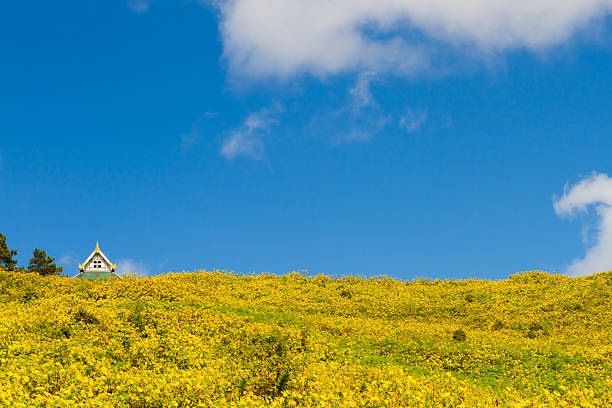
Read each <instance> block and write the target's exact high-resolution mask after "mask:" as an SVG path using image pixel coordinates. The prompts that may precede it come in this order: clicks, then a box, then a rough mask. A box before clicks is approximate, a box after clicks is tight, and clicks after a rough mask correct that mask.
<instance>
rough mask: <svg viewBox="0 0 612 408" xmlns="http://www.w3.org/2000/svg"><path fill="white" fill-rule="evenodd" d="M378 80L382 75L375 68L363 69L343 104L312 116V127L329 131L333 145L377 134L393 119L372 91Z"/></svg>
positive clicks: (324, 131)
mask: <svg viewBox="0 0 612 408" xmlns="http://www.w3.org/2000/svg"><path fill="white" fill-rule="evenodd" d="M377 81H378V76H377V75H376V74H375V73H373V72H371V71H366V72H362V73H360V74H359V75H358V76H357V79H356V80H355V84H354V86H353V87H352V88H350V89H349V90H348V92H347V96H346V98H345V99H344V101H343V102H342V104H341V105H340V106H336V107H329V108H324V109H322V110H321V111H319V112H318V113H317V114H316V115H315V116H314V117H313V118H312V119H311V120H310V124H309V126H308V127H309V131H310V132H312V133H314V134H319V135H325V137H326V138H328V140H329V141H330V142H331V144H332V145H338V144H341V143H351V142H364V141H367V140H370V139H371V138H373V137H374V136H375V135H376V134H378V133H379V132H381V131H382V129H383V128H384V127H385V126H386V125H387V123H388V122H389V121H390V120H391V116H390V115H387V114H386V113H385V112H384V111H383V110H382V108H381V107H380V105H379V104H378V103H377V101H376V98H375V97H374V94H373V93H372V86H373V84H375V83H376V82H377Z"/></svg>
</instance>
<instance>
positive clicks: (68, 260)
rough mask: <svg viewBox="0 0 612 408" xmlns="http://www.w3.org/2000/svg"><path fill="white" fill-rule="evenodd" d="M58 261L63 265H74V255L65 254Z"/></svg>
mask: <svg viewBox="0 0 612 408" xmlns="http://www.w3.org/2000/svg"><path fill="white" fill-rule="evenodd" d="M57 262H58V263H59V264H60V265H62V266H72V265H74V264H75V263H74V257H73V256H72V255H64V256H62V257H61V258H60V259H58V260H57Z"/></svg>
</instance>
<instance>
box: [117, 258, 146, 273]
mask: <svg viewBox="0 0 612 408" xmlns="http://www.w3.org/2000/svg"><path fill="white" fill-rule="evenodd" d="M117 274H118V275H121V276H125V275H137V276H150V275H151V271H150V270H149V268H148V267H147V265H146V264H145V263H144V262H139V261H136V260H134V259H132V258H124V259H119V260H118V261H117Z"/></svg>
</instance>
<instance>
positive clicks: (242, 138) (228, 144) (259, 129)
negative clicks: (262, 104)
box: [221, 105, 282, 160]
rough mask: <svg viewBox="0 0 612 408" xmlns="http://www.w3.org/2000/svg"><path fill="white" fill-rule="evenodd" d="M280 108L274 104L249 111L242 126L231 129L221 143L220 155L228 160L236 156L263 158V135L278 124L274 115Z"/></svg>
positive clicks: (279, 111) (264, 152) (264, 153)
mask: <svg viewBox="0 0 612 408" xmlns="http://www.w3.org/2000/svg"><path fill="white" fill-rule="evenodd" d="M281 112H282V108H281V107H280V106H279V105H276V106H274V107H272V108H267V109H262V110H260V111H259V112H255V113H251V114H250V115H249V116H248V118H247V119H246V120H245V121H244V123H243V124H242V126H240V127H239V128H237V129H234V130H232V131H231V132H230V133H229V136H228V137H227V138H226V139H225V140H224V141H223V143H222V145H221V155H222V156H223V157H225V158H226V159H228V160H231V159H235V158H236V157H238V156H247V157H251V158H253V159H257V160H262V159H264V158H265V155H266V151H265V148H264V143H263V137H264V135H265V134H267V133H269V132H270V129H271V128H272V127H273V126H276V125H278V124H279V121H278V119H276V116H277V115H278V114H280V113H281Z"/></svg>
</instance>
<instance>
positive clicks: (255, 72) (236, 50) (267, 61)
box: [207, 0, 612, 77]
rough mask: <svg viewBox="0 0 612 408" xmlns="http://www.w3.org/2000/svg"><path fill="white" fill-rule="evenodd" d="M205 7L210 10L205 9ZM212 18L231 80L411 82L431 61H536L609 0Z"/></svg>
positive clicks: (407, 0) (280, 4) (315, 0)
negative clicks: (525, 52)
mask: <svg viewBox="0 0 612 408" xmlns="http://www.w3.org/2000/svg"><path fill="white" fill-rule="evenodd" d="M207 3H209V4H210V2H207ZM213 3H215V4H216V5H217V7H218V8H219V10H220V26H221V33H222V39H223V46H224V56H225V58H226V59H227V61H228V62H229V66H230V68H231V69H232V71H233V72H235V73H237V74H240V75H248V76H267V75H273V76H279V77H288V76H291V75H295V74H301V73H304V72H307V73H311V74H315V75H320V76H324V75H327V74H337V73H342V72H347V71H375V72H394V73H399V74H412V73H415V72H417V71H419V70H423V69H429V68H430V67H431V66H432V64H435V63H436V62H435V61H437V60H438V59H439V57H440V54H441V53H444V52H447V51H451V53H458V54H460V55H463V56H465V55H471V54H474V53H476V54H480V55H492V54H493V55H494V54H496V53H499V52H502V51H504V50H512V49H520V48H523V49H529V50H534V51H537V52H539V51H541V50H544V49H547V48H549V47H554V46H557V45H559V44H562V43H563V42H565V41H567V40H568V39H569V38H570V37H572V36H573V35H574V34H575V33H576V32H578V31H580V30H590V29H593V27H595V26H596V24H593V22H594V21H596V20H598V19H599V20H603V19H604V18H605V17H606V16H608V15H609V14H610V11H611V10H612V0H580V1H561V2H559V1H558V0H539V1H530V0H517V1H513V2H509V1H506V0H490V1H482V0H465V1H461V2H458V1H455V0H430V1H415V0H378V1H371V0H310V1H303V0H232V1H215V2H213Z"/></svg>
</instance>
